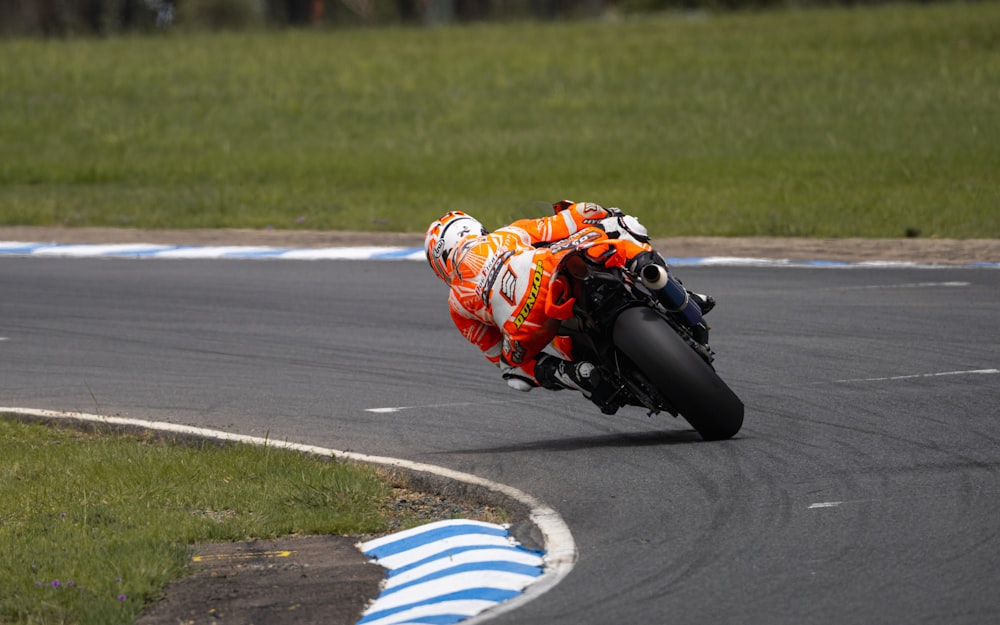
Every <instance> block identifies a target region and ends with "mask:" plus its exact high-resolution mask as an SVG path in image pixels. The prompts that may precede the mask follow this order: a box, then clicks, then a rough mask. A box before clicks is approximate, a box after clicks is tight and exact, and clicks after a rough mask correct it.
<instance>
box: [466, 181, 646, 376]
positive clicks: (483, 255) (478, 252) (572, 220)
mask: <svg viewBox="0 0 1000 625" xmlns="http://www.w3.org/2000/svg"><path fill="white" fill-rule="evenodd" d="M553 207H554V208H555V210H556V211H557V212H556V214H555V215H553V216H551V217H543V218H540V219H521V220H518V221H515V222H514V223H512V224H510V225H509V226H505V227H503V228H500V229H498V230H495V231H494V232H492V233H490V234H486V235H482V236H477V237H470V239H469V240H468V241H464V242H462V243H461V244H460V245H459V246H458V247H457V248H456V252H455V256H454V260H453V264H454V274H453V277H452V282H451V291H450V294H449V297H448V304H449V308H450V309H451V318H452V321H454V323H455V325H456V326H457V327H458V329H459V331H460V332H461V333H462V336H464V337H465V338H466V339H467V340H468V341H470V342H471V343H473V344H474V345H476V346H477V347H479V349H480V350H482V352H483V354H484V355H485V356H486V358H487V359H488V360H489V361H490V362H492V363H494V364H496V365H498V366H499V367H500V368H501V369H503V370H504V371H505V377H507V375H506V374H507V372H508V371H510V370H514V371H513V373H514V377H518V378H521V379H525V378H527V379H530V380H531V381H532V382H534V383H537V381H536V380H535V371H534V369H535V360H536V358H537V357H538V355H539V354H540V353H541V351H542V350H543V349H545V348H546V347H549V348H550V349H552V350H553V351H555V353H556V354H558V355H559V356H561V357H562V358H564V359H567V360H571V359H572V358H571V343H570V339H569V338H568V337H557V336H556V334H557V332H558V329H559V325H560V323H561V321H562V320H563V319H568V318H569V317H570V316H571V315H572V301H570V300H569V299H568V289H567V288H565V287H566V286H567V284H566V279H565V278H561V277H557V278H556V280H553V272H554V271H555V270H556V269H557V267H558V263H559V260H560V255H559V254H558V253H557V252H556V251H554V250H552V249H550V248H548V247H538V248H536V247H535V244H538V243H553V242H556V241H561V240H563V239H566V238H568V237H570V236H572V235H576V234H577V233H580V234H579V236H581V237H582V236H586V237H588V238H590V239H593V240H598V239H608V234H607V233H605V231H604V229H605V228H607V227H608V226H607V224H608V222H609V220H612V221H614V220H616V218H618V217H620V216H622V213H621V212H620V211H618V210H617V209H605V208H603V207H602V206H600V205H598V204H594V203H591V202H570V201H568V200H564V201H563V202H559V203H557V204H554V205H553ZM635 224H636V225H638V222H635ZM640 227H641V226H640ZM617 230H619V231H620V230H621V228H617ZM643 230H644V229H643ZM642 235H643V236H641V237H640V238H639V239H636V238H633V237H632V236H630V235H629V234H627V233H626V234H624V236H622V235H619V236H621V240H616V241H615V246H616V247H617V248H618V249H619V250H620V252H619V254H618V260H617V262H618V263H620V264H624V263H625V261H627V260H628V259H631V258H633V257H634V256H635V255H636V254H639V253H640V252H643V251H650V250H651V249H652V248H651V247H650V246H649V244H648V242H647V240H646V239H645V236H644V235H645V232H642Z"/></svg>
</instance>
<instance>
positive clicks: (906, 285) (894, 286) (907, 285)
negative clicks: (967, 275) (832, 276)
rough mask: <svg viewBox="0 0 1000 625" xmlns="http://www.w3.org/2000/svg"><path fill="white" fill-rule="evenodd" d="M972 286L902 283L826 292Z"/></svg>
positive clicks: (837, 288) (965, 284)
mask: <svg viewBox="0 0 1000 625" xmlns="http://www.w3.org/2000/svg"><path fill="white" fill-rule="evenodd" d="M965 286H972V283H971V282H904V283H902V284H869V285H866V286H847V287H830V289H828V290H836V291H859V290H865V289H931V288H935V287H944V288H956V287H965Z"/></svg>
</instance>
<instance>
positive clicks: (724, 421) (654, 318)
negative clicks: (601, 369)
mask: <svg viewBox="0 0 1000 625" xmlns="http://www.w3.org/2000/svg"><path fill="white" fill-rule="evenodd" d="M614 342H615V346H616V347H617V348H618V349H619V350H621V352H622V353H623V354H624V355H625V356H626V357H628V359H629V360H631V361H632V362H633V363H634V364H635V366H636V367H638V368H639V370H640V371H642V372H643V373H644V374H645V375H646V377H647V378H648V379H649V381H650V382H651V383H652V384H653V386H654V387H656V390H658V391H659V392H660V393H661V394H662V395H663V396H664V397H665V398H667V400H668V401H669V402H670V403H671V405H673V407H674V408H676V409H677V411H678V412H679V413H680V414H681V416H682V417H684V419H685V420H687V422H688V423H690V424H691V425H692V426H694V429H695V430H697V431H698V433H699V434H701V437H702V438H703V439H705V440H707V441H718V440H725V439H728V438H732V437H733V436H735V435H736V433H737V432H739V431H740V428H741V427H743V402H742V401H740V398H739V397H737V396H736V393H734V392H733V391H732V390H731V389H730V388H729V387H728V386H727V385H726V383H725V382H723V381H722V378H720V377H719V376H718V374H716V373H715V371H714V370H713V369H712V367H710V366H709V365H708V363H706V362H705V360H704V359H702V357H701V356H699V355H698V354H697V353H696V352H695V351H694V350H693V349H692V348H691V347H690V346H688V345H687V344H686V343H685V342H684V340H683V339H682V338H681V337H680V336H678V335H677V332H675V331H674V330H673V328H671V327H670V326H669V325H668V324H667V322H666V321H664V320H663V319H662V318H661V317H660V316H659V315H657V314H656V312H654V311H653V310H651V309H649V308H646V307H644V306H637V307H635V308H628V309H626V310H625V311H623V312H622V313H621V314H620V315H619V316H618V319H616V320H615V328H614Z"/></svg>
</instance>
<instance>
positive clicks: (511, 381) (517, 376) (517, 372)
mask: <svg viewBox="0 0 1000 625" xmlns="http://www.w3.org/2000/svg"><path fill="white" fill-rule="evenodd" d="M497 364H498V365H499V366H500V373H501V375H502V376H503V379H504V380H507V386H509V387H511V388H512V389H514V390H515V391H523V392H525V393H527V392H528V391H530V390H531V389H533V388H535V387H536V386H538V382H536V381H535V379H534V378H533V377H531V376H530V375H528V372H527V371H525V370H524V369H522V368H520V367H513V366H511V365H508V364H507V363H505V362H504V361H502V360H501V361H500V362H499V363H497Z"/></svg>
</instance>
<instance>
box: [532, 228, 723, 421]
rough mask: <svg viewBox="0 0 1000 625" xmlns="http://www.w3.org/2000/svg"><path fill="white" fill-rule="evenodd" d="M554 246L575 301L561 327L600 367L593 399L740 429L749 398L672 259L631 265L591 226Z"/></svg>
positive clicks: (603, 405)
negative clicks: (724, 363)
mask: <svg viewBox="0 0 1000 625" xmlns="http://www.w3.org/2000/svg"><path fill="white" fill-rule="evenodd" d="M549 251H550V252H551V253H553V254H558V255H559V256H560V260H559V264H558V266H557V267H558V268H557V271H556V274H557V275H562V276H565V278H566V280H563V281H562V282H563V284H568V287H564V288H568V289H569V292H568V293H565V294H564V296H563V298H562V299H563V300H564V301H566V302H567V303H570V302H571V303H572V316H569V317H568V318H566V317H567V315H566V314H562V315H559V316H558V318H563V319H564V320H563V321H562V323H561V325H560V329H559V333H560V334H562V335H565V336H569V337H571V338H572V340H573V357H574V360H577V359H580V360H587V361H589V362H592V363H594V365H595V366H596V367H597V368H598V371H599V372H600V379H601V380H602V382H601V384H600V386H599V388H598V390H596V391H595V392H594V393H593V394H592V395H591V398H590V399H591V401H593V402H594V403H595V404H597V405H598V406H599V407H600V409H601V411H602V412H603V413H605V414H614V413H616V412H617V411H618V409H619V408H621V407H623V406H640V407H644V408H646V409H647V410H649V414H650V415H652V414H656V413H659V412H661V411H665V412H668V413H669V414H671V415H673V416H675V417H676V416H678V415H680V416H681V417H683V418H684V419H685V420H686V421H687V422H688V423H690V424H691V425H692V426H693V427H694V429H695V430H697V431H698V433H699V434H700V435H701V437H702V438H703V439H705V440H724V439H728V438H732V437H733V436H734V435H735V434H736V433H737V432H739V430H740V428H741V427H742V426H743V402H742V401H740V399H739V397H737V396H736V394H735V393H734V392H733V391H732V390H731V389H730V388H729V387H728V386H727V385H726V383H725V382H724V381H723V380H722V378H720V377H719V376H718V374H717V373H716V372H715V368H714V366H713V361H714V357H715V355H714V352H713V351H712V349H711V348H710V347H709V346H708V329H709V328H708V326H707V325H706V324H705V321H704V319H703V318H702V313H701V310H700V308H699V307H698V303H697V302H696V301H694V299H693V298H692V295H691V294H690V293H689V292H688V291H687V290H686V289H685V288H684V287H683V285H682V284H681V283H680V281H678V280H677V278H675V277H674V276H673V275H672V274H671V273H670V271H669V269H668V268H667V267H666V263H663V264H662V265H661V264H656V263H650V264H646V265H645V266H643V267H642V268H641V269H636V268H634V267H633V268H631V269H630V268H629V267H627V266H626V265H625V264H624V263H623V262H622V261H621V256H620V255H617V249H616V248H615V246H614V239H607V238H603V237H598V236H588V235H587V234H586V233H582V235H581V236H576V237H571V238H569V239H565V240H563V241H561V242H559V243H558V244H556V245H554V246H551V247H549ZM615 258H617V259H618V260H617V261H615V260H614V259H615Z"/></svg>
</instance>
